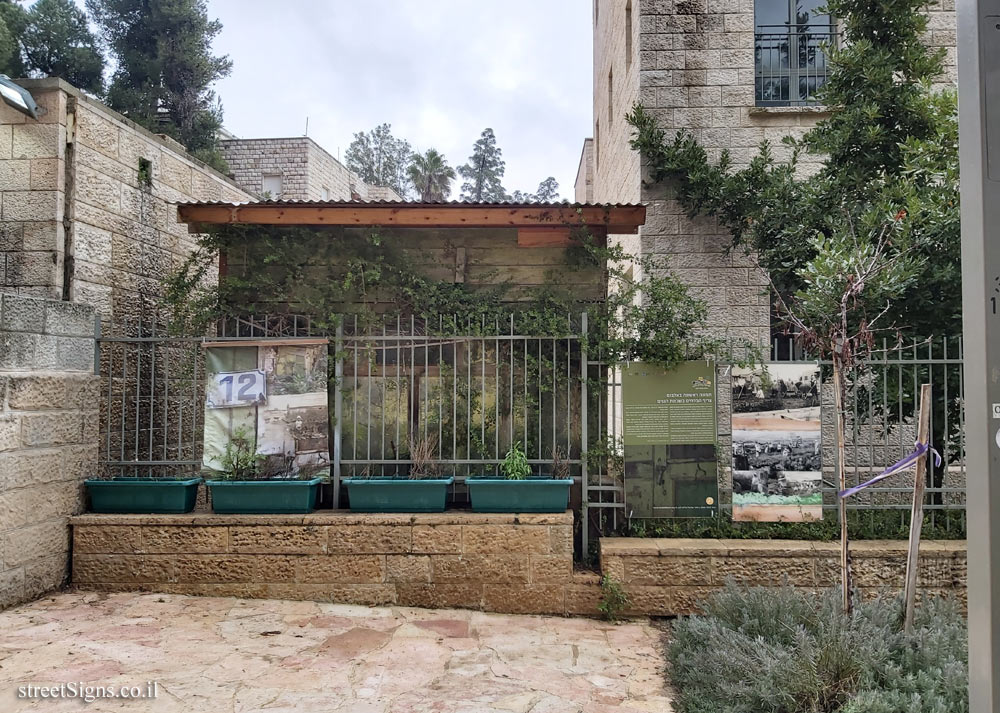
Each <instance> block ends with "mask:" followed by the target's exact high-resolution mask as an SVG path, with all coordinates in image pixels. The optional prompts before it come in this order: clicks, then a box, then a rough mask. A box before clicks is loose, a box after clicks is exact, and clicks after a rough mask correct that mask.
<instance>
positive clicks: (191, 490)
mask: <svg viewBox="0 0 1000 713" xmlns="http://www.w3.org/2000/svg"><path fill="white" fill-rule="evenodd" d="M84 484H85V485H86V488H87V494H88V495H89V496H90V511H91V512H104V513H108V512H117V513H148V514H160V513H185V512H191V511H192V510H194V503H195V500H197V498H198V486H199V485H200V484H201V478H187V479H185V480H168V479H161V478H115V479H114V480H86V481H84Z"/></svg>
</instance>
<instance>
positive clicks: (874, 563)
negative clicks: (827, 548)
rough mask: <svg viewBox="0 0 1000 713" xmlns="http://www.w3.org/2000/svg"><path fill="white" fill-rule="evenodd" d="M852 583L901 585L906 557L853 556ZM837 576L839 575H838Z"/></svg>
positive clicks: (860, 585) (878, 586)
mask: <svg viewBox="0 0 1000 713" xmlns="http://www.w3.org/2000/svg"><path fill="white" fill-rule="evenodd" d="M852 565H853V567H852V570H853V572H852V573H853V575H854V584H855V585H856V586H858V587H870V588H873V589H878V588H880V587H902V586H903V579H904V577H905V573H906V557H905V556H904V555H897V556H892V557H853V558H852ZM838 576H839V575H838Z"/></svg>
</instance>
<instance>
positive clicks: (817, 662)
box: [668, 583, 969, 713]
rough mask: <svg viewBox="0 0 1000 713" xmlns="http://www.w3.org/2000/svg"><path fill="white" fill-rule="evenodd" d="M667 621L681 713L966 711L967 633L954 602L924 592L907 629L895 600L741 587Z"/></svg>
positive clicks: (729, 585) (673, 675)
mask: <svg viewBox="0 0 1000 713" xmlns="http://www.w3.org/2000/svg"><path fill="white" fill-rule="evenodd" d="M704 611H705V615H704V616H695V617H687V618H683V619H680V620H678V621H677V622H676V623H675V624H674V626H673V632H672V637H671V641H670V644H669V645H668V656H669V659H670V663H671V671H670V675H671V679H672V683H673V685H674V688H675V690H676V691H677V709H678V711H680V712H681V713H764V712H767V713H963V712H967V711H968V710H969V700H968V690H967V686H968V632H967V627H966V624H965V620H964V619H963V618H962V616H961V614H960V613H959V611H958V609H957V607H956V606H955V604H954V603H953V602H952V601H950V600H944V599H936V598H928V599H926V600H925V601H924V603H923V604H922V605H921V606H920V607H919V608H918V610H917V614H916V619H915V621H914V627H913V632H912V633H911V634H909V635H907V634H904V633H903V632H902V630H901V629H902V627H901V621H902V608H901V605H900V603H899V602H898V601H897V600H892V599H877V600H873V601H869V602H862V601H857V602H856V605H855V608H854V613H853V614H852V615H850V616H848V615H845V614H844V612H843V609H842V607H841V603H840V593H839V591H834V590H831V591H828V592H825V593H823V594H820V595H814V594H809V593H800V592H798V591H796V590H794V589H793V588H791V587H788V586H786V587H783V588H781V589H766V588H756V589H750V590H743V589H739V588H738V587H736V586H735V585H733V584H731V583H730V584H727V586H726V587H725V588H724V589H723V590H722V591H720V592H718V593H716V594H714V595H712V596H711V597H710V598H709V599H708V601H707V602H705V604H704Z"/></svg>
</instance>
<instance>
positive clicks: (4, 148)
mask: <svg viewBox="0 0 1000 713" xmlns="http://www.w3.org/2000/svg"><path fill="white" fill-rule="evenodd" d="M2 110H3V111H8V110H9V111H10V112H11V113H14V112H13V110H12V109H9V108H8V107H7V106H6V105H4V106H3V107H2ZM20 116H21V118H22V119H23V118H24V115H23V114H21V115H20ZM13 133H14V127H13V126H11V125H10V124H9V123H8V122H6V121H3V116H2V115H0V159H2V160H8V159H10V144H11V136H12V135H13Z"/></svg>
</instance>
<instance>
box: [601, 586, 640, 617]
mask: <svg viewBox="0 0 1000 713" xmlns="http://www.w3.org/2000/svg"><path fill="white" fill-rule="evenodd" d="M631 603H632V602H631V600H630V599H629V597H628V594H627V593H626V592H625V590H624V589H623V588H622V585H621V582H619V581H618V580H617V579H615V578H614V577H609V576H608V575H604V576H603V577H601V602H600V604H598V605H597V610H598V611H599V612H601V614H602V615H603V616H604V618H605V619H606V620H607V621H618V619H619V618H620V617H621V615H622V612H623V611H625V610H626V609H628V608H629V605H630V604H631Z"/></svg>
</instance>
